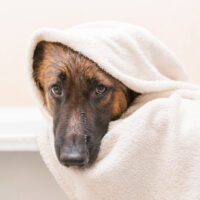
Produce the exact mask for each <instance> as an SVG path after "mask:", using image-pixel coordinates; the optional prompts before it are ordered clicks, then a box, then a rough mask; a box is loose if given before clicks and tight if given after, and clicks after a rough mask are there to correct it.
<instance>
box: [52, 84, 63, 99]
mask: <svg viewBox="0 0 200 200" xmlns="http://www.w3.org/2000/svg"><path fill="white" fill-rule="evenodd" d="M51 93H52V94H53V96H54V97H60V96H62V93H63V92H62V88H61V86H60V85H53V86H52V87H51Z"/></svg>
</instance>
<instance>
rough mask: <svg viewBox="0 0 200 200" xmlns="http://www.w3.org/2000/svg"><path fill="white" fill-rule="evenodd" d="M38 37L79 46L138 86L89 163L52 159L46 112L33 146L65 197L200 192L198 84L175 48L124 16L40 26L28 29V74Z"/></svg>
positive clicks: (175, 198)
mask: <svg viewBox="0 0 200 200" xmlns="http://www.w3.org/2000/svg"><path fill="white" fill-rule="evenodd" d="M41 40H46V41H53V42H61V43H63V44H65V45H67V46H69V47H71V48H72V49H74V50H76V51H79V52H81V53H82V54H83V55H85V56H86V57H88V58H90V59H91V60H93V61H95V62H96V63H97V64H98V65H99V66H100V67H101V68H102V69H104V70H105V71H107V72H108V73H110V74H111V75H112V76H114V77H115V78H117V79H119V80H120V81H122V82H123V83H124V84H125V85H126V86H128V87H129V88H131V89H132V90H134V91H137V92H139V93H142V95H141V96H140V97H139V98H138V99H137V100H136V101H135V102H134V103H133V105H132V106H131V107H130V108H129V109H128V110H127V112H126V113H125V114H124V115H123V116H122V117H121V118H120V119H119V120H116V121H113V122H111V123H110V125H109V131H108V132H107V134H106V135H105V137H104V138H103V140H102V144H101V149H100V153H99V155H98V158H97V160H96V162H95V164H94V165H93V166H92V167H90V168H88V169H86V170H82V171H80V170H77V169H73V168H66V167H64V166H62V165H61V164H60V163H59V162H58V160H57V158H56V155H55V149H54V138H53V133H52V118H51V117H50V116H49V115H48V113H47V112H46V117H47V119H48V129H47V130H46V131H41V133H40V134H39V135H38V144H39V148H40V152H41V155H42V157H43V159H44V161H45V163H46V165H47V166H48V168H49V169H50V171H51V173H52V174H53V175H54V177H55V179H56V180H57V182H58V183H59V184H60V186H61V187H62V188H63V189H64V191H65V192H66V194H67V196H68V199H70V200H197V199H200V101H199V99H200V88H199V87H198V86H197V85H194V84H192V83H190V82H189V81H188V78H187V75H186V73H185V71H184V69H183V68H182V65H181V64H180V62H179V61H178V59H177V58H176V57H175V55H174V54H173V53H172V52H171V51H170V50H169V49H168V48H167V47H166V46H165V45H163V44H162V43H161V42H160V41H159V40H158V39H156V38H155V37H154V36H153V35H152V34H151V33H149V32H148V31H146V30H145V29H143V28H141V27H138V26H133V25H131V24H127V23H119V22H96V23H88V24H83V25H78V26H75V27H72V28H69V29H67V30H55V29H48V28H45V29H41V30H38V31H36V32H35V33H34V35H33V38H32V41H31V44H30V49H29V56H28V62H29V69H30V71H29V73H30V77H31V80H32V76H31V74H32V57H33V52H34V49H35V47H36V44H37V43H38V42H39V41H41ZM32 83H33V84H32V86H33V88H34V91H35V93H36V94H37V95H36V96H37V98H38V99H39V102H40V101H41V98H40V96H39V92H38V91H37V88H36V87H35V83H34V81H33V80H32ZM40 106H41V109H43V110H44V111H45V108H42V104H40Z"/></svg>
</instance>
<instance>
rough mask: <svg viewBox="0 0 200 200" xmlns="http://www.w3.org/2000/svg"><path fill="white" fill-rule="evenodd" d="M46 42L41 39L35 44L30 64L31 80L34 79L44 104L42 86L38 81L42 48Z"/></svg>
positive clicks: (43, 48) (42, 55)
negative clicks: (31, 63)
mask: <svg viewBox="0 0 200 200" xmlns="http://www.w3.org/2000/svg"><path fill="white" fill-rule="evenodd" d="M46 43H47V42H46V41H41V42H39V43H38V44H37V46H36V48H35V51H34V54H33V65H32V70H33V72H32V77H33V80H34V81H35V84H36V86H37V88H38V90H39V91H40V94H41V96H42V98H43V101H44V104H45V98H44V88H43V86H42V83H41V81H40V76H41V70H42V61H43V59H44V50H45V45H46Z"/></svg>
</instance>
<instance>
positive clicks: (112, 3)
mask: <svg viewBox="0 0 200 200" xmlns="http://www.w3.org/2000/svg"><path fill="white" fill-rule="evenodd" d="M95 20H121V21H127V22H131V23H135V24H138V25H142V26H144V27H146V28H148V29H149V30H150V31H152V32H153V33H154V34H155V35H157V36H158V37H159V38H160V39H161V40H162V41H163V42H164V43H166V44H167V45H168V46H169V47H170V48H171V49H172V50H173V51H174V52H175V53H176V54H177V56H178V57H179V58H180V59H181V61H182V62H183V63H184V65H185V66H186V67H187V70H188V71H189V73H190V75H191V77H192V79H193V80H194V81H195V82H196V83H200V78H199V74H200V25H199V24H200V1H199V0H70V1H69V0H61V1H60V0H56V1H50V0H32V1H26V0H18V1H14V0H12V1H11V0H6V1H3V0H0V36H1V37H0V95H1V98H0V106H19V105H21V106H24V105H33V100H32V97H31V95H30V91H29V88H28V87H27V82H26V79H25V67H26V65H25V53H26V47H27V44H28V41H29V37H30V34H31V33H32V32H33V31H34V30H35V29H37V28H39V27H43V26H50V27H56V28H67V27H69V26H72V25H75V24H78V23H82V22H88V21H95Z"/></svg>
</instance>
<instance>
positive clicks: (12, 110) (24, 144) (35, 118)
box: [0, 107, 45, 151]
mask: <svg viewBox="0 0 200 200" xmlns="http://www.w3.org/2000/svg"><path fill="white" fill-rule="evenodd" d="M44 125H45V121H44V118H43V116H42V115H41V113H40V111H39V110H38V109H37V108H35V107H7V108H5V107H2V108H0V151H38V146H37V143H36V134H37V133H38V131H40V132H41V131H42V130H44Z"/></svg>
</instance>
